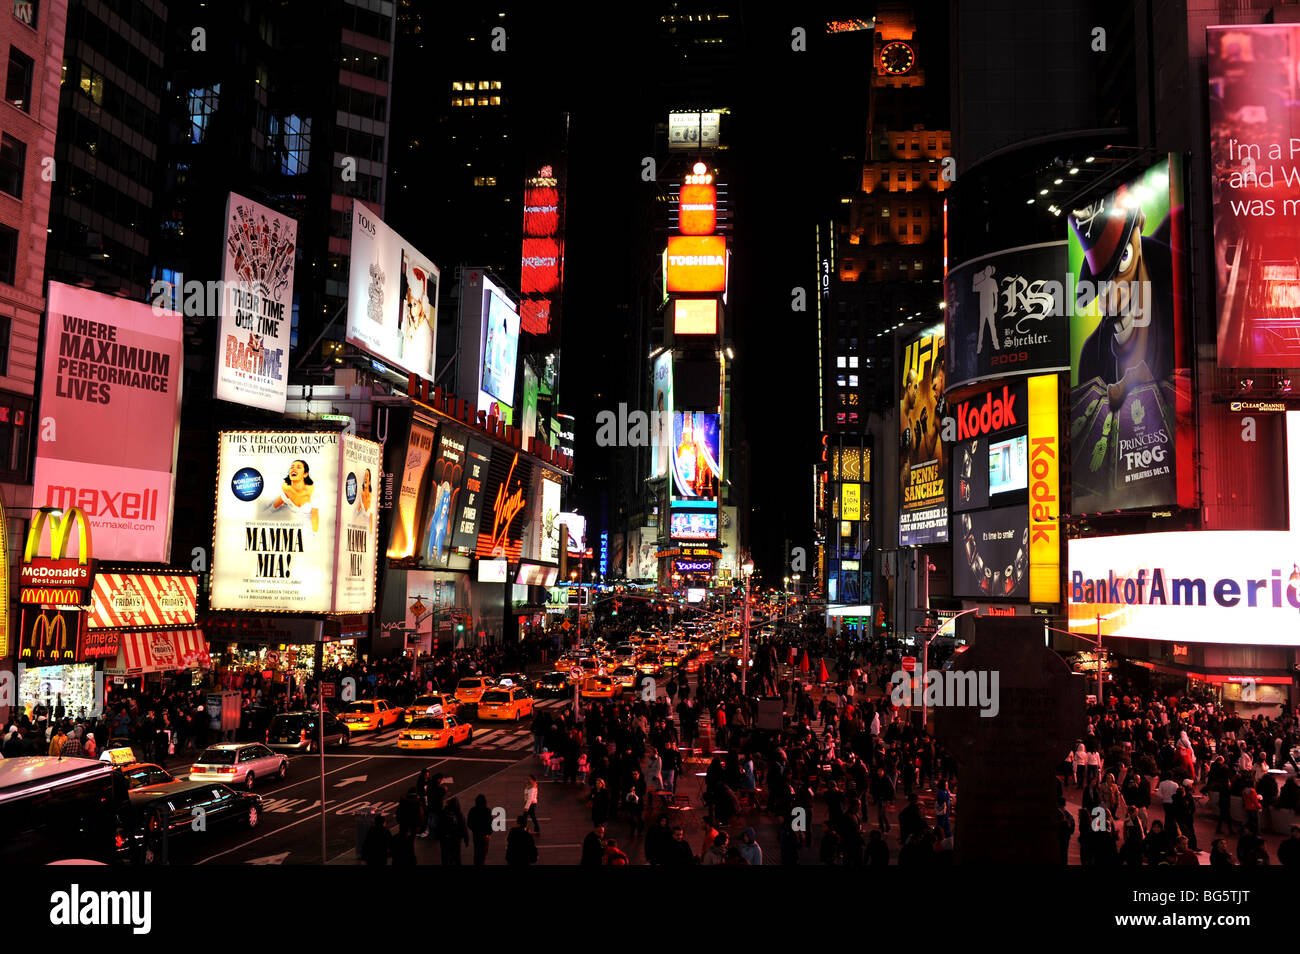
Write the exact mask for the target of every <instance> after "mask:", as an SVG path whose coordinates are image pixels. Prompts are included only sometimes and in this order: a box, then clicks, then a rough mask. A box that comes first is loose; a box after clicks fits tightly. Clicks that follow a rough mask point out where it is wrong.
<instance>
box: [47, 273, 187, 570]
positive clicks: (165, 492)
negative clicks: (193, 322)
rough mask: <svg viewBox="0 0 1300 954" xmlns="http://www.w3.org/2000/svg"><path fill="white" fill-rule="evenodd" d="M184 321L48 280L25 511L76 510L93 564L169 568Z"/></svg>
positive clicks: (143, 306) (150, 308) (151, 309)
mask: <svg viewBox="0 0 1300 954" xmlns="http://www.w3.org/2000/svg"><path fill="white" fill-rule="evenodd" d="M181 334H182V328H181V316H180V315H179V314H177V313H176V312H171V311H163V310H161V309H155V308H153V307H151V306H150V305H147V304H143V303H140V302H132V301H127V300H126V299H124V298H117V297H114V296H112V295H102V294H99V293H98V292H92V291H88V290H87V289H84V288H73V287H71V286H68V285H63V284H60V283H59V282H50V284H49V298H48V318H47V322H46V331H45V348H44V351H45V357H44V369H43V374H42V379H41V410H40V416H41V435H42V439H41V440H39V441H37V442H36V469H35V479H34V480H33V491H32V505H33V506H35V507H54V508H57V509H60V510H67V509H68V508H70V507H80V508H81V509H82V510H83V511H84V512H85V514H86V516H87V517H88V518H89V519H90V527H91V531H92V536H93V539H94V544H95V556H96V557H99V558H101V559H110V560H131V561H139V562H144V563H167V562H169V559H170V556H171V520H172V489H173V486H174V483H175V473H174V471H175V462H176V442H177V437H178V433H179V427H180V409H181V382H182V374H181V370H182V369H181V364H182V361H183V352H182V345H181Z"/></svg>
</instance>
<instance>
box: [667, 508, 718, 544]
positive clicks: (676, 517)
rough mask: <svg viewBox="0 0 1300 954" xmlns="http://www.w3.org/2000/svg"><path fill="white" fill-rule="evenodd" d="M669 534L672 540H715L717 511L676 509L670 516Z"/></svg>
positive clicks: (716, 536) (716, 534)
mask: <svg viewBox="0 0 1300 954" xmlns="http://www.w3.org/2000/svg"><path fill="white" fill-rule="evenodd" d="M670 521H671V522H670V523H669V528H668V533H669V536H670V537H672V539H674V540H716V539H717V538H718V512H717V511H716V510H713V511H697V510H691V511H684V512H683V511H678V510H674V511H673V512H672V515H671V517H670Z"/></svg>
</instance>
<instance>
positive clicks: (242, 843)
mask: <svg viewBox="0 0 1300 954" xmlns="http://www.w3.org/2000/svg"><path fill="white" fill-rule="evenodd" d="M570 704H571V700H570V699H568V698H562V699H539V700H538V701H537V707H538V710H539V711H541V710H544V709H560V708H562V707H564V706H568V705H570ZM470 721H471V723H472V724H473V726H474V736H473V739H472V740H471V741H470V742H468V743H465V744H462V745H459V746H457V747H456V748H454V749H451V750H447V749H438V750H433V751H414V752H413V751H410V750H401V749H398V748H397V734H398V731H399V730H398V729H397V728H395V727H393V728H388V729H385V730H384V731H382V732H376V733H366V734H364V735H362V734H357V735H354V736H353V739H352V742H351V744H350V745H348V746H347V747H345V748H334V747H331V748H330V749H328V750H327V751H326V754H325V769H324V778H325V799H324V802H325V805H324V811H325V826H326V837H325V850H324V852H323V853H322V851H321V824H320V819H321V769H320V762H321V760H320V757H319V756H316V755H295V756H292V757H291V758H290V762H289V775H288V778H287V779H286V780H285V781H283V782H280V781H267V782H265V783H262V784H259V785H258V786H257V788H256V789H255V791H256V792H257V794H259V795H261V796H262V799H263V806H264V812H263V814H262V817H261V819H260V821H259V823H258V825H257V827H256V828H255V829H253V830H249V829H248V828H247V827H246V826H245V825H242V824H232V825H231V826H229V827H228V828H226V829H225V830H220V831H218V830H213V831H210V832H206V833H205V834H204V835H203V836H201V837H192V836H188V835H187V836H186V837H185V838H182V839H173V840H172V843H171V844H170V845H169V846H168V855H169V860H170V862H171V863H172V864H188V865H198V864H227V865H228V864H263V865H265V864H286V865H293V864H312V865H314V864H321V863H322V860H323V861H325V862H326V863H331V862H335V861H338V860H340V859H342V858H344V857H351V856H352V855H353V853H354V852H355V849H356V839H357V825H356V820H355V817H354V816H356V815H364V814H367V813H369V812H370V811H372V810H374V809H376V808H377V809H379V810H380V811H382V812H383V813H384V814H385V815H388V816H389V817H390V819H391V816H392V813H393V812H394V811H395V810H396V808H397V802H398V800H399V799H400V798H401V797H402V796H403V795H405V794H406V792H407V790H408V789H410V788H412V787H414V785H415V779H416V776H417V775H418V774H419V772H420V769H422V768H424V767H425V766H428V767H430V768H431V769H433V770H434V771H437V772H442V773H443V775H444V776H446V777H447V778H446V779H444V780H445V781H447V782H448V786H449V789H450V795H453V796H460V798H461V806H462V808H463V809H465V810H468V808H469V807H470V805H471V804H472V803H473V793H474V787H475V786H477V785H481V784H482V783H484V782H485V781H487V780H488V779H490V778H491V777H492V776H494V775H496V774H498V773H500V772H502V771H503V770H505V769H507V768H509V767H511V766H513V765H515V764H517V763H518V762H520V761H521V760H522V759H525V758H530V757H531V753H532V746H533V740H532V734H531V732H530V727H531V725H532V719H531V718H525V719H523V720H521V721H520V722H518V723H515V722H488V721H483V720H479V719H475V718H471V719H470ZM172 769H173V771H174V773H177V777H178V778H184V777H185V774H184V766H182V765H176V764H174V765H173V766H172Z"/></svg>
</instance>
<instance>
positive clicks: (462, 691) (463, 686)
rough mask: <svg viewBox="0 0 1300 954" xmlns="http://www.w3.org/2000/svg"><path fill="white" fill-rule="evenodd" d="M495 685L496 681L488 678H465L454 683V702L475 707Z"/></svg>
mask: <svg viewBox="0 0 1300 954" xmlns="http://www.w3.org/2000/svg"><path fill="white" fill-rule="evenodd" d="M495 685H496V681H495V680H493V679H491V678H489V677H488V676H466V677H465V678H464V679H462V680H460V681H459V682H458V683H456V701H457V702H458V703H460V704H461V705H475V704H476V703H477V702H478V701H479V698H480V697H481V696H482V695H483V693H484V692H486V691H487V690H488V689H491V688H492V687H493V686H495Z"/></svg>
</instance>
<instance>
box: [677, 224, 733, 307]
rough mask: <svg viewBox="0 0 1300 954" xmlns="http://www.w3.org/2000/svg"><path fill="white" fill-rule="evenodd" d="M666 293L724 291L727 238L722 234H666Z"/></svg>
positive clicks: (717, 292)
mask: <svg viewBox="0 0 1300 954" xmlns="http://www.w3.org/2000/svg"><path fill="white" fill-rule="evenodd" d="M666 256H667V282H668V293H669V294H682V293H685V294H688V295H689V294H701V293H707V294H723V293H725V292H726V290H727V239H726V237H725V236H722V235H670V236H668V251H667V253H666Z"/></svg>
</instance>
